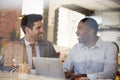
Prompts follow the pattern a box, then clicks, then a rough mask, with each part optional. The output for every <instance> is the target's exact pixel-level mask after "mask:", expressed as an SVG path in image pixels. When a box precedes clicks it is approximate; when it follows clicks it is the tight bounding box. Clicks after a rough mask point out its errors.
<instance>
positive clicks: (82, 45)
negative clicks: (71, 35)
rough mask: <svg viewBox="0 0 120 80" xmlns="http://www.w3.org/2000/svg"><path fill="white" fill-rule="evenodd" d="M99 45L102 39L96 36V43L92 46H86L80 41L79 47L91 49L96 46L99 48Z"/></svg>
mask: <svg viewBox="0 0 120 80" xmlns="http://www.w3.org/2000/svg"><path fill="white" fill-rule="evenodd" d="M101 45H102V40H101V38H100V37H99V38H98V40H97V42H96V44H95V45H94V46H92V47H91V48H88V47H86V46H85V45H84V44H83V43H80V46H81V48H86V49H93V48H96V47H97V48H99V47H100V46H101Z"/></svg>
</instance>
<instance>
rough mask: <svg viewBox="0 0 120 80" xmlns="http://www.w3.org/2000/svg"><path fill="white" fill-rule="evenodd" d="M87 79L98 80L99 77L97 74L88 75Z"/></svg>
mask: <svg viewBox="0 0 120 80" xmlns="http://www.w3.org/2000/svg"><path fill="white" fill-rule="evenodd" d="M87 78H88V79H90V80H97V75H96V74H87Z"/></svg>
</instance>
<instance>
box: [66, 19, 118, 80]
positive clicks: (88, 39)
mask: <svg viewBox="0 0 120 80" xmlns="http://www.w3.org/2000/svg"><path fill="white" fill-rule="evenodd" d="M97 31H98V24H97V22H96V21H95V20H94V19H92V18H84V19H82V20H81V21H80V22H79V24H78V27H77V32H76V34H77V36H78V40H79V43H77V44H75V45H74V46H73V48H72V49H71V51H70V54H69V55H68V57H67V59H66V60H65V63H64V70H65V73H66V76H70V73H71V72H72V70H73V71H74V72H75V75H72V78H73V79H75V78H78V79H80V80H81V79H82V80H89V79H90V80H97V79H113V80H114V79H115V76H116V71H117V52H116V51H117V48H116V46H115V45H114V44H112V43H110V42H105V41H102V40H101V39H100V37H98V36H97ZM83 74H84V75H83Z"/></svg>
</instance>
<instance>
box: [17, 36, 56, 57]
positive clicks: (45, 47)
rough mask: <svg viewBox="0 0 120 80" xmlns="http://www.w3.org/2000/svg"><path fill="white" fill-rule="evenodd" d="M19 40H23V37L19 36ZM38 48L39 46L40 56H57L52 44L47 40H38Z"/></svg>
mask: <svg viewBox="0 0 120 80" xmlns="http://www.w3.org/2000/svg"><path fill="white" fill-rule="evenodd" d="M18 41H19V42H24V43H25V41H24V38H21V39H19V40H18ZM38 44H39V48H40V57H48V58H58V55H57V53H56V51H55V49H54V47H53V45H52V43H51V42H49V41H43V40H40V41H38Z"/></svg>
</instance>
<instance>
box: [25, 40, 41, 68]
mask: <svg viewBox="0 0 120 80" xmlns="http://www.w3.org/2000/svg"><path fill="white" fill-rule="evenodd" d="M24 40H25V39H24ZM25 45H26V49H27V60H28V66H29V67H30V68H32V47H31V46H30V42H28V41H27V40H25ZM35 50H36V56H35V57H40V48H39V45H38V42H36V45H35Z"/></svg>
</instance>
